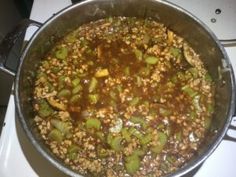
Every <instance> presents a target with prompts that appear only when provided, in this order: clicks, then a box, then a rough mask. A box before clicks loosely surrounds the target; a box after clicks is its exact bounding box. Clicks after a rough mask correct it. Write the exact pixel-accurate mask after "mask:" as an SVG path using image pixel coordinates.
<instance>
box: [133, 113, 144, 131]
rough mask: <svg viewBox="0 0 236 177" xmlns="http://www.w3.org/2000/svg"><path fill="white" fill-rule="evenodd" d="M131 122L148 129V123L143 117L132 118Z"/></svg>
mask: <svg viewBox="0 0 236 177" xmlns="http://www.w3.org/2000/svg"><path fill="white" fill-rule="evenodd" d="M130 121H131V122H133V123H135V124H140V125H141V127H142V128H144V129H145V128H147V123H146V121H145V120H143V119H142V118H141V117H137V116H132V117H131V118H130Z"/></svg>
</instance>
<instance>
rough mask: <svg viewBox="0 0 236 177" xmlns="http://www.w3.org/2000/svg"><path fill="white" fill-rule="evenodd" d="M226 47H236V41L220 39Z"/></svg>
mask: <svg viewBox="0 0 236 177" xmlns="http://www.w3.org/2000/svg"><path fill="white" fill-rule="evenodd" d="M219 41H220V43H221V44H222V45H223V46H224V47H231V46H235V45H236V39H219Z"/></svg>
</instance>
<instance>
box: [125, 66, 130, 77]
mask: <svg viewBox="0 0 236 177" xmlns="http://www.w3.org/2000/svg"><path fill="white" fill-rule="evenodd" d="M124 73H125V75H126V76H129V75H130V67H128V66H126V67H125V69H124Z"/></svg>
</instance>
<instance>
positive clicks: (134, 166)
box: [125, 155, 140, 175]
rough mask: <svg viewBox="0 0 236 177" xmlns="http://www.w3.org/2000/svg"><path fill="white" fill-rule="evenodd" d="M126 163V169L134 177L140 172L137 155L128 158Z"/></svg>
mask: <svg viewBox="0 0 236 177" xmlns="http://www.w3.org/2000/svg"><path fill="white" fill-rule="evenodd" d="M125 161H126V162H125V168H126V171H127V172H128V173H129V174H131V175H133V174H134V173H135V172H136V171H138V170H139V167H140V159H139V157H138V156H137V155H131V156H128V157H126V159H125Z"/></svg>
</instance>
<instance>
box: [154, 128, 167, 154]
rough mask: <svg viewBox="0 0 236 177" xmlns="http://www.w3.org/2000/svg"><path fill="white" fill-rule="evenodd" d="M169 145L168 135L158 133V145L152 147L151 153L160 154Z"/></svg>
mask: <svg viewBox="0 0 236 177" xmlns="http://www.w3.org/2000/svg"><path fill="white" fill-rule="evenodd" d="M166 143H167V135H166V134H164V133H163V132H158V144H157V145H156V146H152V147H151V151H152V152H154V153H157V154H158V153H160V152H161V151H162V149H163V148H164V146H165V144H166Z"/></svg>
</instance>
